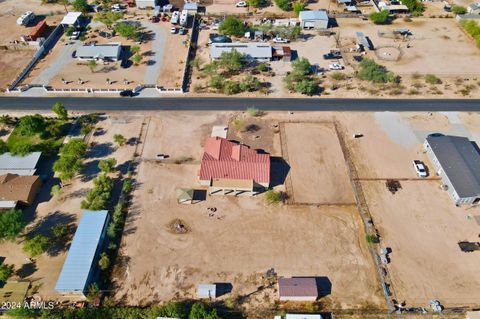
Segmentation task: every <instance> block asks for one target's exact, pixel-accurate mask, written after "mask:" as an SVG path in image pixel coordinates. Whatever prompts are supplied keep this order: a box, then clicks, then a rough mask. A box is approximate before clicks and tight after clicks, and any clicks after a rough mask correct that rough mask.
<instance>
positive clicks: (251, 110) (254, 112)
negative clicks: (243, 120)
mask: <svg viewBox="0 0 480 319" xmlns="http://www.w3.org/2000/svg"><path fill="white" fill-rule="evenodd" d="M246 112H247V114H248V115H250V116H253V117H256V116H261V115H262V112H261V111H260V110H259V109H257V108H256V107H253V106H251V107H247V110H246Z"/></svg>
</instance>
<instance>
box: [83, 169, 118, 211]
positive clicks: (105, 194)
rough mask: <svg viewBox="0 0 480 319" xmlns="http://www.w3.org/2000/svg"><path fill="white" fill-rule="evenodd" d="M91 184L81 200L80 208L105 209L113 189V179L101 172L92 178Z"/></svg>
mask: <svg viewBox="0 0 480 319" xmlns="http://www.w3.org/2000/svg"><path fill="white" fill-rule="evenodd" d="M93 186H94V187H93V188H92V189H91V190H90V191H88V193H87V196H86V197H85V199H84V200H83V201H82V202H81V204H80V206H81V208H82V209H90V210H101V209H105V208H106V206H107V204H108V201H109V199H110V193H111V191H112V189H113V180H112V179H111V178H110V177H108V176H106V175H105V174H102V175H100V176H98V177H97V178H95V179H94V180H93Z"/></svg>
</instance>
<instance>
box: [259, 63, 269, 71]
mask: <svg viewBox="0 0 480 319" xmlns="http://www.w3.org/2000/svg"><path fill="white" fill-rule="evenodd" d="M257 70H258V71H260V72H266V71H268V66H267V65H266V64H265V63H260V64H259V65H258V66H257Z"/></svg>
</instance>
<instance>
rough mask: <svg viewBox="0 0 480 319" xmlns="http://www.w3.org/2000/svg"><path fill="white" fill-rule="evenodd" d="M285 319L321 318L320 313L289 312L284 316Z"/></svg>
mask: <svg viewBox="0 0 480 319" xmlns="http://www.w3.org/2000/svg"><path fill="white" fill-rule="evenodd" d="M285 319H322V315H305V314H289V313H287V315H286V316H285Z"/></svg>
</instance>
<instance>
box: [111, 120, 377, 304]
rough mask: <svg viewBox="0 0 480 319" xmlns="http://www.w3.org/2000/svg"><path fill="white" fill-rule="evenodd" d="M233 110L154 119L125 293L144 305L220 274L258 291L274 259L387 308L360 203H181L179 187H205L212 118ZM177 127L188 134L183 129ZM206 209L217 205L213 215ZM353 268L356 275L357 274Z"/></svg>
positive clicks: (127, 254) (123, 279)
mask: <svg viewBox="0 0 480 319" xmlns="http://www.w3.org/2000/svg"><path fill="white" fill-rule="evenodd" d="M266 117H267V118H268V119H270V118H272V117H273V115H270V114H268V115H267V116H266ZM228 118H230V116H229V117H227V118H224V117H222V116H221V115H220V114H219V115H216V114H215V113H210V112H205V113H203V114H202V113H200V112H198V113H197V114H194V115H191V114H189V115H187V113H176V114H175V115H174V116H170V115H167V114H166V113H165V114H164V116H162V117H161V118H157V117H152V118H151V120H150V124H149V130H148V135H147V141H146V145H145V151H144V153H143V158H144V159H145V160H143V161H142V163H141V165H140V167H139V174H138V177H137V178H138V180H137V183H138V187H137V188H136V190H135V192H134V200H133V204H132V210H131V212H130V215H129V218H128V221H127V226H126V229H125V231H124V237H123V242H122V249H121V254H122V258H121V259H122V262H121V263H120V265H119V267H117V269H116V271H115V279H116V281H117V282H118V284H119V287H118V288H117V292H116V294H115V297H116V299H117V300H122V301H123V302H125V303H127V304H137V303H140V304H145V303H148V302H151V301H159V300H168V299H170V298H172V297H175V296H176V297H187V298H188V297H193V296H194V291H195V286H196V285H197V284H199V283H205V282H219V281H220V282H231V283H232V284H233V289H234V290H233V292H232V294H230V296H228V295H227V296H225V298H228V297H234V296H242V295H245V294H248V293H250V292H254V291H256V289H257V287H258V285H259V284H260V283H261V276H260V273H263V272H265V271H266V270H267V269H269V268H272V267H273V268H275V270H276V271H277V272H278V274H279V275H282V276H290V275H305V276H306V275H318V276H327V277H328V278H329V279H330V281H331V282H332V294H331V296H330V297H329V298H331V300H332V302H333V303H335V304H336V305H338V307H347V308H348V307H359V306H361V305H363V304H364V302H365V300H369V302H371V303H372V304H375V305H377V306H379V307H382V306H383V301H382V298H380V296H379V294H378V293H379V291H378V284H377V281H376V279H375V278H376V276H375V273H374V269H373V265H372V262H371V260H370V256H369V254H368V250H367V249H366V246H365V243H364V241H363V240H359V238H363V237H364V236H363V235H361V234H362V227H361V226H360V223H359V221H358V215H357V213H356V211H355V210H354V209H353V208H348V207H347V208H336V207H322V208H316V207H292V206H278V207H277V206H265V204H264V201H263V200H262V197H261V196H259V197H254V198H247V197H242V198H233V197H222V196H210V197H208V198H207V200H206V201H204V202H201V203H199V204H194V205H179V204H177V202H176V198H175V189H176V188H177V187H196V188H198V187H199V186H198V182H197V172H198V168H199V164H198V162H195V160H197V159H199V156H200V155H201V145H202V141H203V139H204V138H205V137H206V136H208V135H210V130H211V127H212V125H219V124H222V123H225V122H227V121H228ZM280 118H283V116H281V117H280ZM277 119H278V118H277ZM177 130H178V131H180V132H183V134H182V135H181V136H176V133H177ZM177 149H179V150H178V151H177V152H174V151H175V150H177ZM159 150H162V152H164V153H170V154H172V157H176V156H181V155H186V154H188V155H190V156H193V157H194V162H191V163H188V164H181V165H176V164H159V163H158V162H154V161H152V160H149V159H150V158H151V156H152V154H155V153H158V152H159ZM207 207H216V208H217V212H216V213H215V215H214V216H213V217H209V215H208V212H207V210H206V208H207ZM175 218H179V219H181V220H183V221H185V222H186V223H187V225H189V227H190V228H191V232H190V233H188V234H186V235H178V234H175V235H174V234H171V233H170V232H169V231H168V229H166V225H168V223H169V222H170V221H171V220H172V219H175ZM319 229H320V230H321V231H319ZM359 234H360V235H359ZM331 238H335V240H334V241H332V240H331ZM352 276H353V277H355V278H356V279H357V280H355V281H353V282H352V280H351V278H352ZM274 293H275V291H274V290H268V291H266V292H263V293H262V298H261V299H262V300H263V302H264V303H266V304H273V300H274Z"/></svg>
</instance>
